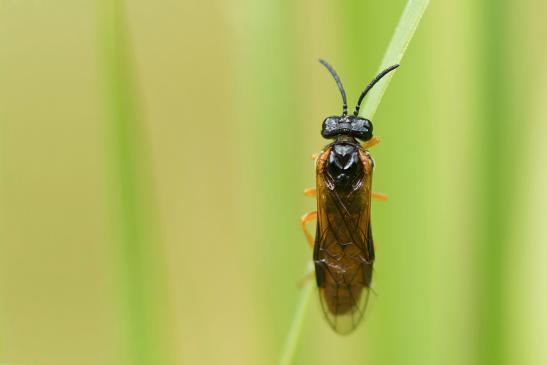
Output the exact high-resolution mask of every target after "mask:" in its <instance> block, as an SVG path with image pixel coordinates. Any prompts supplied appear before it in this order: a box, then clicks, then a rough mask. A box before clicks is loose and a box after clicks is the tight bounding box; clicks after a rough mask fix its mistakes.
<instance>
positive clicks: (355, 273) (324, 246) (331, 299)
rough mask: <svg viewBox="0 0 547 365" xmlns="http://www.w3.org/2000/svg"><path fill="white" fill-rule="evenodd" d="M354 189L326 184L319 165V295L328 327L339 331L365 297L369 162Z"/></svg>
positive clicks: (361, 308) (359, 312) (352, 321)
mask: <svg viewBox="0 0 547 365" xmlns="http://www.w3.org/2000/svg"><path fill="white" fill-rule="evenodd" d="M366 158H367V157H366V156H364V158H363V164H364V167H365V170H366V171H367V174H365V179H364V181H363V183H362V184H361V185H360V186H359V187H358V188H356V189H355V190H354V191H351V192H346V193H341V192H337V191H335V190H331V189H329V188H328V186H327V185H328V184H327V182H326V181H325V178H324V176H322V175H321V173H320V172H321V171H322V170H321V166H318V169H317V170H318V176H317V191H318V225H317V234H316V242H315V250H314V262H315V270H316V278H317V284H318V288H319V297H320V300H321V306H322V308H323V312H324V314H325V317H326V319H327V321H328V322H329V324H330V326H331V327H332V328H333V329H334V330H335V331H336V332H338V333H341V334H345V333H349V332H351V331H352V330H354V329H355V328H356V327H357V325H358V324H359V322H360V321H361V319H362V318H363V315H364V313H365V309H366V307H367V304H368V302H369V298H370V284H371V281H372V272H373V263H374V245H373V239H372V231H371V227H370V186H371V180H372V179H371V177H372V164H371V163H370V160H368V159H366Z"/></svg>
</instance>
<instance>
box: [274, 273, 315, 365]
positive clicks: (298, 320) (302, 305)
mask: <svg viewBox="0 0 547 365" xmlns="http://www.w3.org/2000/svg"><path fill="white" fill-rule="evenodd" d="M312 289H313V285H312V281H311V280H308V282H307V283H306V284H305V286H304V287H303V288H302V290H301V292H300V299H299V300H298V306H297V307H296V312H295V313H294V318H293V321H292V325H291V328H290V330H289V334H288V335H287V339H286V340H285V344H284V345H283V352H282V353H281V358H280V360H279V365H290V364H291V363H292V361H293V358H294V353H295V350H296V345H297V343H298V339H299V338H300V333H301V332H302V324H303V323H304V315H305V314H306V310H307V309H308V304H309V303H310V298H311V293H312V292H313V290H312Z"/></svg>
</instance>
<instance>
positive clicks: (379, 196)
mask: <svg viewBox="0 0 547 365" xmlns="http://www.w3.org/2000/svg"><path fill="white" fill-rule="evenodd" d="M388 198H389V197H388V196H387V194H384V193H374V192H373V193H372V199H374V200H379V201H382V202H386V201H387V200H388Z"/></svg>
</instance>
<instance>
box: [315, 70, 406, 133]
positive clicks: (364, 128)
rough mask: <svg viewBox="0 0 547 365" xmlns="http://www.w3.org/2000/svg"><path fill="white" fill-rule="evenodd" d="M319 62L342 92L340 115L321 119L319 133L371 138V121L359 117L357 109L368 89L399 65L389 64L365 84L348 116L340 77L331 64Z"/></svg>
mask: <svg viewBox="0 0 547 365" xmlns="http://www.w3.org/2000/svg"><path fill="white" fill-rule="evenodd" d="M319 62H321V64H322V65H323V66H325V67H326V68H327V70H329V72H330V74H331V75H332V77H333V78H334V81H336V85H337V86H338V90H340V94H342V101H343V103H344V104H343V109H342V115H341V116H332V117H328V118H327V119H325V120H324V121H323V128H322V129H321V135H322V136H323V137H325V138H335V137H337V136H340V135H348V136H351V137H354V138H358V139H360V140H363V141H368V140H369V139H371V138H372V122H371V121H370V120H368V119H365V118H361V117H359V109H360V108H361V103H362V102H363V99H364V98H365V96H366V95H367V93H368V92H369V91H370V89H372V87H373V86H374V85H376V83H377V82H378V81H380V80H381V79H382V77H384V76H385V75H387V74H388V73H390V72H391V71H393V70H395V69H396V68H397V67H399V65H393V66H390V67H388V68H386V69H385V70H383V71H382V72H380V73H379V74H378V75H377V76H376V77H375V78H374V79H373V80H372V81H371V82H370V83H369V84H368V85H367V87H365V90H363V92H362V93H361V95H360V96H359V100H358V101H357V105H356V106H355V110H354V112H353V115H352V116H348V103H347V99H346V92H345V90H344V87H343V86H342V82H341V81H340V78H339V77H338V75H337V74H336V71H334V69H333V68H332V66H331V65H329V64H328V63H327V62H326V61H324V60H319Z"/></svg>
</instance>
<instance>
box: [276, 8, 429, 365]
mask: <svg viewBox="0 0 547 365" xmlns="http://www.w3.org/2000/svg"><path fill="white" fill-rule="evenodd" d="M428 5H429V0H409V1H408V2H407V4H406V7H405V9H404V11H403V14H402V16H401V19H400V20H399V23H398V25H397V28H396V29H395V33H394V34H393V37H392V38H391V42H390V44H389V46H388V48H387V50H386V52H385V54H384V58H383V60H382V63H381V65H380V70H383V69H384V68H386V67H387V66H390V65H393V64H395V63H399V62H400V61H401V59H402V58H403V55H404V53H405V51H406V49H407V48H408V45H409V43H410V41H411V39H412V37H413V36H414V33H415V32H416V28H417V27H418V24H419V23H420V20H421V18H422V15H423V14H424V12H425V10H426V8H427V6H428ZM392 76H393V73H391V74H388V75H387V76H386V77H384V78H383V79H382V80H381V81H380V82H378V84H377V85H376V86H375V87H374V89H372V90H371V92H370V94H369V96H368V100H367V101H366V103H365V105H364V108H363V109H362V113H361V114H362V115H365V116H366V117H367V118H372V117H373V116H374V113H375V112H376V110H377V109H378V105H379V104H380V101H381V100H382V96H383V95H384V93H385V91H386V89H387V87H388V85H389V81H390V80H391V77H392ZM312 288H313V285H312V283H311V282H309V283H307V284H306V285H305V287H304V288H303V289H302V292H301V294H300V299H299V301H298V306H297V309H296V312H295V315H294V318H293V321H292V324H291V327H290V330H289V333H288V335H287V338H286V341H285V344H284V346H283V349H282V351H281V357H280V360H279V363H278V364H279V365H290V364H292V363H293V360H294V355H295V350H296V347H297V344H298V340H299V337H300V333H301V331H302V326H303V323H304V316H305V314H306V310H307V308H308V303H309V300H310V298H311V293H312V292H313V290H312Z"/></svg>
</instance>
